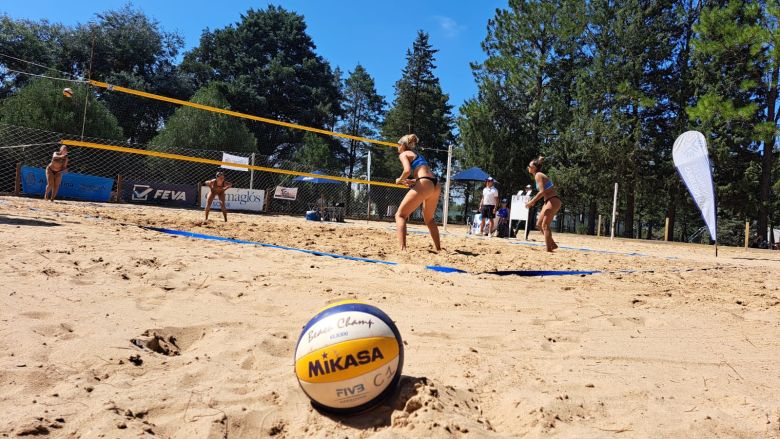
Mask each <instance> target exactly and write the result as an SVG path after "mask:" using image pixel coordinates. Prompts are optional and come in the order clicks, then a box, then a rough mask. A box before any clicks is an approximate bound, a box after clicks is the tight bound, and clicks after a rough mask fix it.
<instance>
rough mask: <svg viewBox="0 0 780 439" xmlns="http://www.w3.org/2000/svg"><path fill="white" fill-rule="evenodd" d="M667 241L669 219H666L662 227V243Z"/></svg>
mask: <svg viewBox="0 0 780 439" xmlns="http://www.w3.org/2000/svg"><path fill="white" fill-rule="evenodd" d="M668 240H669V217H666V225H664V241H668Z"/></svg>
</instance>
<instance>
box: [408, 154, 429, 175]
mask: <svg viewBox="0 0 780 439" xmlns="http://www.w3.org/2000/svg"><path fill="white" fill-rule="evenodd" d="M415 155H416V157H415V158H414V160H412V164H411V166H412V172H414V170H415V169H417V168H419V167H420V166H428V167H430V165H429V164H428V160H425V157H423V156H422V155H420V154H416V153H415Z"/></svg>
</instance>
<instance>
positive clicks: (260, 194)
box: [200, 186, 265, 212]
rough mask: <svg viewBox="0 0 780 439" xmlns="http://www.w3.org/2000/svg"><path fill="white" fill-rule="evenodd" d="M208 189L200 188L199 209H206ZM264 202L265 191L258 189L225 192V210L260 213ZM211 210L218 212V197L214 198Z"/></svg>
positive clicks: (234, 189) (239, 189)
mask: <svg viewBox="0 0 780 439" xmlns="http://www.w3.org/2000/svg"><path fill="white" fill-rule="evenodd" d="M209 191H210V189H209V187H208V186H202V187H201V190H200V207H206V200H207V199H208V196H209ZM264 202H265V191H264V190H259V189H243V188H234V187H232V188H230V189H228V190H226V191H225V208H226V209H227V210H249V211H252V212H261V211H262V210H263V203H264ZM211 208H212V209H217V210H219V197H214V201H213V202H212V203H211Z"/></svg>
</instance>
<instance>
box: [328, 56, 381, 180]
mask: <svg viewBox="0 0 780 439" xmlns="http://www.w3.org/2000/svg"><path fill="white" fill-rule="evenodd" d="M343 95H344V103H343V107H344V117H343V118H342V119H341V123H340V124H339V125H338V127H339V128H340V129H341V131H342V132H344V133H346V134H351V135H353V136H360V137H366V138H375V137H376V135H377V131H378V126H379V124H380V122H381V121H382V116H383V115H384V107H385V100H384V98H383V97H382V96H380V95H379V94H378V93H377V92H376V86H375V85H374V78H372V77H371V75H369V74H368V72H367V71H366V69H365V68H363V66H361V65H360V64H358V65H357V66H356V67H355V70H354V71H352V72H350V74H349V78H347V79H346V81H344V90H343ZM347 145H348V147H347V148H348V154H349V155H348V168H347V176H348V177H350V178H352V176H353V174H354V171H355V164H356V161H357V159H358V158H359V157H358V152H359V151H360V148H365V147H367V146H369V145H366V144H365V143H364V142H359V141H357V140H352V139H350V140H348V141H347Z"/></svg>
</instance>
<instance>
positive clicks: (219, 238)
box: [141, 226, 398, 265]
mask: <svg viewBox="0 0 780 439" xmlns="http://www.w3.org/2000/svg"><path fill="white" fill-rule="evenodd" d="M141 227H142V228H144V229H147V230H154V231H155V232H162V233H167V234H169V235H176V236H186V237H189V238H198V239H207V240H211V241H224V242H232V243H234V244H245V245H256V246H258V247H266V248H275V249H278V250H287V251H296V252H300V253H306V254H310V255H314V256H329V257H331V258H336V259H346V260H349V261H358V262H370V263H373V264H384V265H398V263H397V262H391V261H383V260H381V259H369V258H359V257H356V256H346V255H339V254H336V253H328V252H321V251H317V250H307V249H303V248H295V247H286V246H283V245H275V244H266V243H263V242H256V241H246V240H243V239H235V238H225V237H223V236H215V235H206V234H203V233H194V232H185V231H183V230H175V229H164V228H160V227H148V226H141Z"/></svg>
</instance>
